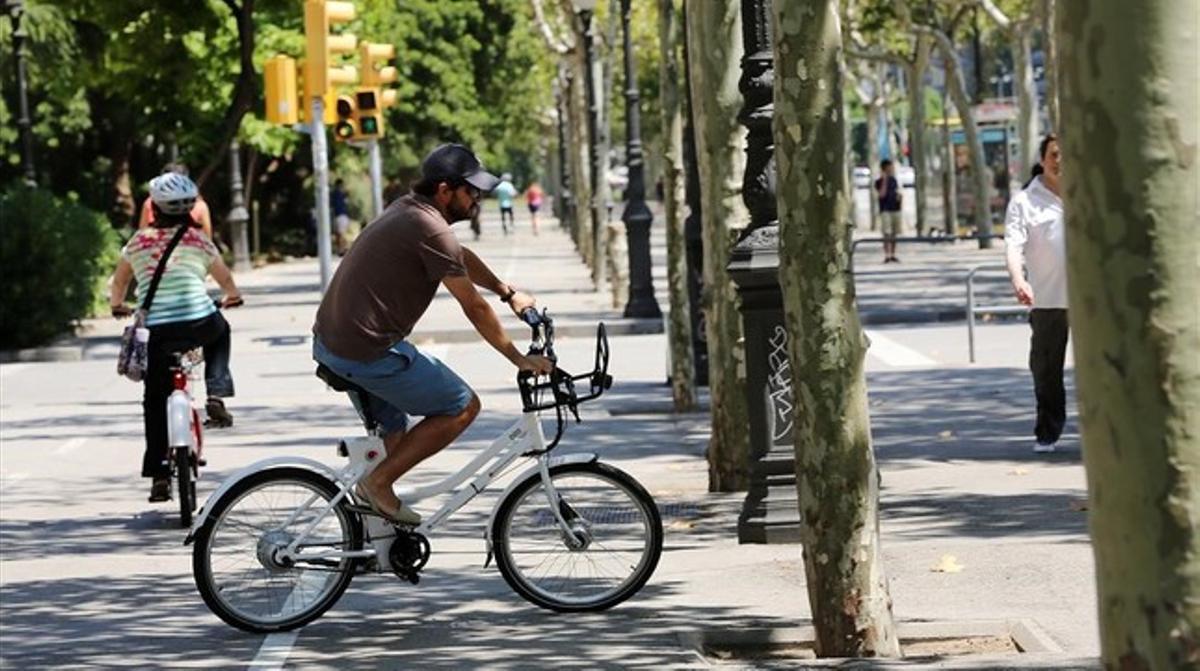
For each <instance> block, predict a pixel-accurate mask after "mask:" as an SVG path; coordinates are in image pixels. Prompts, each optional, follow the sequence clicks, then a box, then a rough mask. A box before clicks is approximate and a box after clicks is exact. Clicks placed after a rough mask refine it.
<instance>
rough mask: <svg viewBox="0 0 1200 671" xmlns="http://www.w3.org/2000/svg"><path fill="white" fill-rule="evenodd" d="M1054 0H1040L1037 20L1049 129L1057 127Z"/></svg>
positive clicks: (1056, 62) (1056, 56)
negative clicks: (1040, 35) (1040, 40)
mask: <svg viewBox="0 0 1200 671" xmlns="http://www.w3.org/2000/svg"><path fill="white" fill-rule="evenodd" d="M1056 4H1057V3H1056V2H1055V0H1040V7H1039V8H1038V20H1039V21H1040V22H1041V32H1042V81H1043V82H1045V86H1046V116H1047V117H1049V119H1050V130H1051V131H1056V130H1057V129H1058V40H1056V39H1055V37H1054V14H1055V11H1056V10H1055V6H1056Z"/></svg>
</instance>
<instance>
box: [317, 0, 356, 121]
mask: <svg viewBox="0 0 1200 671" xmlns="http://www.w3.org/2000/svg"><path fill="white" fill-rule="evenodd" d="M354 16H355V11H354V5H353V4H352V3H349V2H343V1H342V0H305V2H304V36H305V40H306V42H307V47H308V48H307V53H306V54H305V65H304V93H305V98H306V99H309V100H311V99H312V98H314V97H316V96H320V95H324V94H325V93H326V92H327V91H329V89H331V88H333V86H334V84H353V83H354V82H355V80H356V79H357V73H356V72H355V69H354V67H353V66H344V67H335V65H334V62H333V57H332V56H333V55H334V54H346V53H351V52H353V51H354V50H355V48H356V47H357V45H358V38H356V37H355V36H354V35H351V34H348V33H347V34H342V35H331V34H330V33H329V29H330V27H331V26H332V25H334V24H338V23H345V22H347V21H350V20H351V19H353V18H354Z"/></svg>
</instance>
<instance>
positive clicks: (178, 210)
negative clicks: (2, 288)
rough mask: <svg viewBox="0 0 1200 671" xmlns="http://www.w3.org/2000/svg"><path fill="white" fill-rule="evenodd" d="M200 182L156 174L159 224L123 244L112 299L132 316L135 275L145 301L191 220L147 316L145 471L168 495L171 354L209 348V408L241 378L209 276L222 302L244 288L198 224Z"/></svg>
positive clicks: (158, 497) (156, 492) (154, 494)
mask: <svg viewBox="0 0 1200 671" xmlns="http://www.w3.org/2000/svg"><path fill="white" fill-rule="evenodd" d="M196 197H197V189H196V184H195V183H194V182H193V181H192V180H191V179H190V178H189V177H187V176H186V175H180V174H178V173H174V172H166V173H164V174H162V175H159V176H158V177H155V178H154V179H153V180H151V181H150V198H151V200H152V201H153V209H154V225H153V226H151V227H149V228H143V229H141V230H139V231H138V232H137V233H136V234H134V236H133V237H132V238H131V239H130V240H129V242H128V243H127V244H126V245H125V248H124V249H123V250H121V260H120V262H118V264H117V269H116V272H115V273H113V281H112V292H111V295H110V304H111V306H112V314H113V316H114V317H126V316H129V315H130V314H132V312H133V310H132V308H130V307H129V306H127V305H125V304H124V300H125V294H126V291H127V290H128V288H129V282H130V280H133V281H135V282H136V286H137V299H138V304H139V305H140V304H141V303H142V302H143V300H144V299H145V296H146V291H147V289H148V287H149V285H150V280H151V278H152V277H153V276H154V270H155V268H157V267H158V262H159V259H161V258H162V255H163V253H164V252H165V251H166V248H167V246H168V245H169V244H170V241H171V239H172V238H173V237H174V236H175V234H176V233H177V232H178V231H179V227H180V226H186V227H187V228H186V230H185V231H184V233H183V237H182V238H180V240H179V243H178V244H177V245H176V247H175V249H174V250H173V251H172V252H171V255H170V256H169V257H168V259H167V263H166V267H165V268H164V270H163V274H162V278H161V279H160V280H159V285H158V292H157V293H156V294H155V295H154V300H153V302H152V303H151V305H150V312H149V314H147V316H146V326H147V327H148V328H149V329H150V342H149V345H148V348H147V349H148V353H149V356H148V362H149V369H148V370H147V372H146V378H145V380H144V382H143V383H144V384H145V393H144V394H143V396H142V413H143V417H144V420H145V427H146V452H145V455H144V457H143V459H142V476H143V477H147V478H151V479H152V484H151V487H150V501H152V502H154V501H166V500H167V499H169V498H170V496H171V481H170V479H169V478H168V473H169V471H168V468H167V461H166V460H167V416H166V415H167V397H168V396H170V394H171V391H172V388H173V387H172V380H171V371H170V367H171V355H172V354H173V353H176V352H184V351H187V350H190V349H194V348H196V347H203V348H204V360H205V382H206V387H207V391H208V397H209V398H208V404H207V405H208V406H209V408H208V409H209V415H210V416H212V415H213V410H214V407H213V406H219V407H220V410H221V412H224V403H223V402H222V401H221V398H222V397H225V398H228V397H230V396H233V378H232V376H231V375H230V374H229V323H228V322H226V321H225V318H224V317H222V316H221V313H220V312H219V311H218V310H217V306H216V305H215V304H214V303H213V301H212V299H211V298H209V296H208V292H207V291H206V290H205V286H204V280H205V278H206V277H207V276H208V275H209V274H211V275H212V276H213V279H215V280H216V281H217V284H218V285H220V287H221V290H222V292H223V293H224V297H223V299H222V300H221V306H222V307H236V306H238V305H240V304H241V302H242V298H241V294H240V293H239V292H238V288H237V285H236V284H234V282H233V275H232V274H231V273H230V272H229V268H228V267H226V265H225V262H224V261H222V260H221V255H220V254H219V253H218V252H217V248H216V247H214V246H213V243H212V241H211V240H210V239H209V238H208V237H207V236H206V235H205V234H204V233H203V232H202V231H201V229H200V228H198V227H196V226H195V225H194V224H193V221H192V218H191V216H190V214H189V213H190V212H191V210H192V208H193V206H194V205H195V203H196Z"/></svg>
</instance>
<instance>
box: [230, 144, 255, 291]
mask: <svg viewBox="0 0 1200 671" xmlns="http://www.w3.org/2000/svg"><path fill="white" fill-rule="evenodd" d="M239 149H240V147H239V146H238V141H237V140H236V139H235V140H234V141H233V142H231V143H229V215H228V219H229V228H230V229H231V230H230V232H231V233H232V235H233V269H234V270H237V271H246V270H250V268H251V264H250V242H249V238H248V236H247V235H246V222H248V221H250V213H249V212H248V211H247V210H246V199H245V197H244V196H243V194H242V189H243V184H242V161H241V153H240V152H239Z"/></svg>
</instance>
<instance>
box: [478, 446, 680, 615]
mask: <svg viewBox="0 0 1200 671" xmlns="http://www.w3.org/2000/svg"><path fill="white" fill-rule="evenodd" d="M550 477H551V480H552V481H553V483H554V488H555V490H556V492H557V493H558V495H559V497H560V500H561V501H562V502H563V503H560V510H561V511H562V512H563V517H564V518H566V519H567V521H568V523H569V524H571V523H573V522H576V523H578V524H579V525H581V526H580V527H578V528H580V529H585V530H586V535H587V537H588V539H589V542H588V543H587V544H586V545H585V546H583V547H580V548H576V549H574V550H572V549H571V548H570V547H568V545H567V538H566V534H564V533H563V531H562V529H561V528H560V527H559V524H558V521H557V518H556V517H555V516H554V515H553V513H552V511H551V510H550V509H549V505H548V501H547V499H546V492H545V488H544V487H543V486H542V479H541V478H540V477H537V476H535V477H533V478H530V479H529V480H526V481H525V482H523V483H521V484H520V485H518V486H517V487H516V488H515V489H513V490H512V492H510V493H509V495H508V496H507V497H505V499H504V501H503V502H501V504H500V509H499V510H498V511H497V514H496V520H495V522H494V523H493V526H492V548H493V551H494V552H495V555H496V566H497V568H499V569H500V573H501V574H502V575H503V576H504V579H505V580H506V581H507V582H508V584H509V586H510V587H512V588H513V591H515V592H516V593H517V594H520V595H521V596H522V597H523V598H525V599H526V600H528V601H529V602H531V603H533V604H536V605H538V606H541V607H542V608H547V609H549V610H553V611H558V612H563V613H569V612H584V611H601V610H606V609H608V608H612V607H613V606H615V605H617V604H619V603H621V602H622V601H624V600H626V599H628V598H629V597H631V596H633V595H634V594H636V593H637V592H638V590H640V589H641V588H642V586H643V585H645V584H646V581H647V580H649V579H650V576H651V574H653V573H654V569H655V567H656V566H658V559H659V557H660V555H661V554H662V543H663V530H662V518H661V517H660V516H659V513H658V507H657V506H656V505H655V503H654V499H653V498H651V497H650V494H648V493H647V492H646V490H645V489H643V488H642V486H641V485H640V484H638V482H637V481H636V480H634V479H633V478H632V477H630V476H629V475H628V474H626V473H624V472H623V471H621V470H619V469H616V468H613V467H612V466H608V465H606V464H602V463H599V462H590V463H576V464H562V465H559V466H554V467H552V468H551V469H550ZM589 483H590V484H589ZM623 536H624V537H627V539H626V538H623ZM624 544H628V545H629V549H628V550H622V549H620V545H624ZM580 559H582V560H584V562H586V563H584V564H580V563H579V561H578V560H580ZM530 564H532V566H530ZM567 564H571V566H570V567H567ZM602 564H603V565H602ZM576 566H584V567H585V568H587V569H590V571H587V570H585V571H579V572H577V571H576V570H575V567H576ZM609 567H611V568H612V569H613V573H614V574H615V575H614V576H612V577H606V576H601V575H598V574H599V573H600V572H601V571H602V570H605V569H607V568H609ZM553 569H558V571H559V573H565V575H561V576H551V575H549V574H550V573H552V571H553ZM589 572H590V574H591V575H585V574H586V573H589ZM569 582H573V584H572V585H568V583H569ZM609 583H612V584H609ZM552 584H553V585H556V586H557V587H555V588H554V589H551V587H550V586H551V585H552ZM568 591H575V592H576V593H574V594H567V593H566V592H568Z"/></svg>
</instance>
